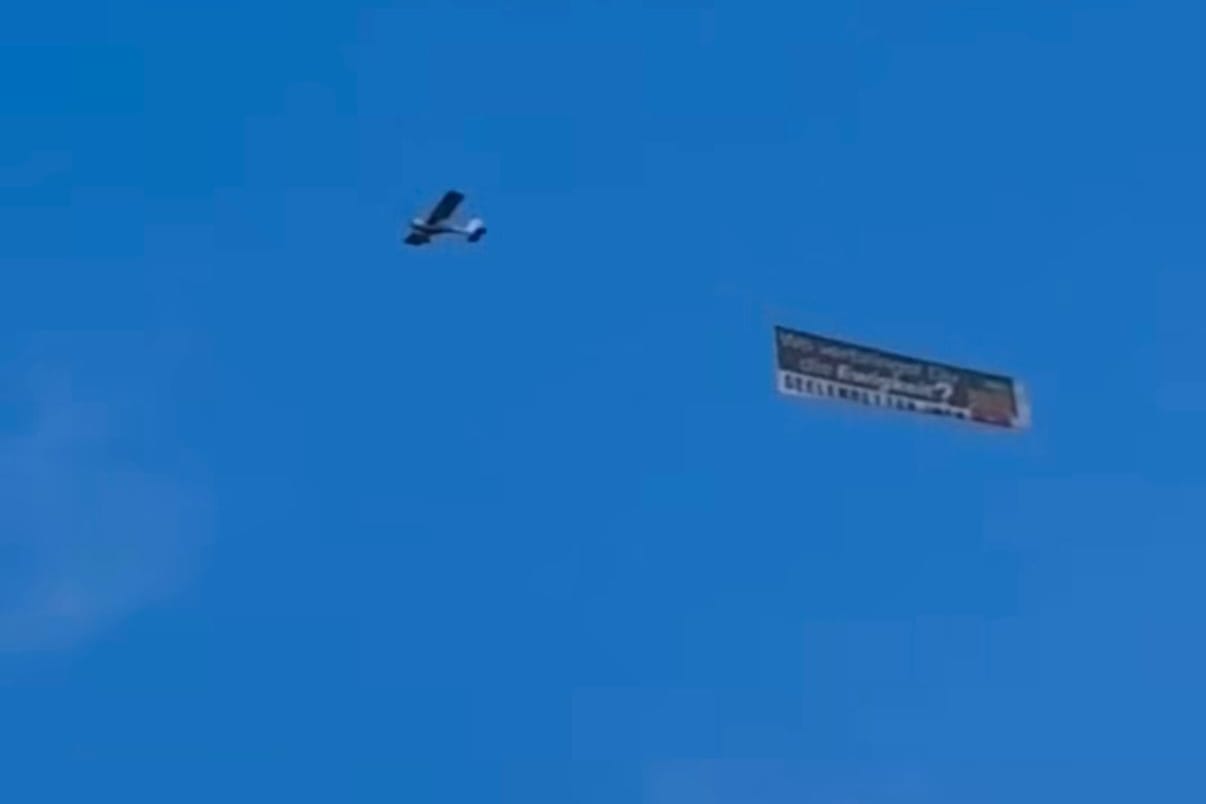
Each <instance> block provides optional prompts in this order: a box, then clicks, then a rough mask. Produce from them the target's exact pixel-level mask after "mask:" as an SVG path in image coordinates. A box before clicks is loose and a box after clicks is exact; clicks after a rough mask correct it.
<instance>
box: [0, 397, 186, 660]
mask: <svg viewBox="0 0 1206 804" xmlns="http://www.w3.org/2000/svg"><path fill="white" fill-rule="evenodd" d="M111 412H112V411H111V410H106V409H105V408H104V406H98V405H95V404H93V405H86V404H82V403H80V402H78V401H74V400H72V399H71V398H69V397H67V398H64V397H63V396H58V397H55V398H50V399H47V400H44V401H42V402H41V403H40V404H38V405H37V415H36V417H35V418H36V423H35V424H34V425H33V426H31V427H29V428H27V429H26V430H25V431H24V432H18V433H16V434H3V433H0V652H14V651H28V650H45V649H60V648H65V647H71V646H73V645H76V644H78V643H80V642H81V641H83V640H88V639H91V638H93V637H95V636H97V635H98V634H100V633H102V632H103V631H104V630H105V629H106V628H108V627H111V626H112V625H114V624H116V623H118V622H120V621H121V620H122V619H123V618H125V617H127V616H129V615H130V614H132V613H134V612H135V611H137V610H139V609H141V608H142V607H144V606H147V605H152V604H154V603H156V602H158V601H161V600H164V599H166V598H167V597H169V596H170V595H171V594H172V593H173V592H175V591H177V590H178V589H179V588H180V585H181V584H182V583H183V582H185V581H186V580H187V578H188V574H189V572H190V570H191V569H192V568H194V567H195V566H196V562H197V557H198V550H199V548H200V547H201V545H202V542H203V540H204V538H205V536H206V534H207V533H208V531H209V528H208V525H207V520H206V517H207V515H208V506H207V500H206V498H205V496H204V495H203V494H202V493H200V490H199V489H197V488H195V487H193V486H191V485H190V484H188V483H185V482H183V481H181V480H179V479H175V478H172V477H169V476H165V475H164V474H162V473H158V472H154V471H149V470H146V469H144V468H141V467H139V466H138V465H136V464H135V462H134V461H133V460H132V459H131V458H130V457H129V456H128V455H125V454H122V453H119V451H118V449H117V445H118V443H119V441H118V436H119V435H121V434H123V432H124V431H123V430H122V429H121V428H119V427H117V426H116V425H115V423H114V422H113V421H112V420H111V417H109V416H108V415H107V414H110V413H111Z"/></svg>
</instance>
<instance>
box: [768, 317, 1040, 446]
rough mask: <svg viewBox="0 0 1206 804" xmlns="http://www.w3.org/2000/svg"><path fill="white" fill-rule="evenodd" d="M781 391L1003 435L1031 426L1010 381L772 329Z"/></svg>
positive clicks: (1021, 394) (1020, 391)
mask: <svg viewBox="0 0 1206 804" xmlns="http://www.w3.org/2000/svg"><path fill="white" fill-rule="evenodd" d="M775 355H776V363H777V369H778V383H779V391H780V393H782V394H785V395H787V396H805V397H821V398H826V399H837V400H842V401H846V402H853V403H855V404H862V405H871V406H874V407H883V408H893V409H896V410H903V411H909V412H913V413H926V414H931V415H938V416H947V417H951V418H955V419H963V420H965V421H970V422H975V423H978V424H985V425H992V426H995V427H1003V428H1008V429H1013V430H1016V429H1023V428H1026V427H1028V426H1029V425H1030V404H1029V401H1028V399H1027V398H1026V392H1025V389H1024V388H1023V387H1022V385H1021V384H1020V383H1018V382H1017V381H1016V380H1014V379H1012V378H1010V377H1003V376H1000V375H996V374H985V373H984V372H980V371H972V370H970V369H965V368H958V367H956V366H948V365H945V364H943V363H935V362H932V361H929V360H922V359H920V358H915V357H905V356H903V355H897V354H893V353H891V352H884V351H881V350H879V349H871V348H868V347H866V346H858V345H855V344H852V343H847V342H844V341H839V340H834V339H832V338H824V337H821V336H819V335H812V334H809V333H807V332H798V331H796V330H791V329H788V328H786V327H778V326H777V327H775Z"/></svg>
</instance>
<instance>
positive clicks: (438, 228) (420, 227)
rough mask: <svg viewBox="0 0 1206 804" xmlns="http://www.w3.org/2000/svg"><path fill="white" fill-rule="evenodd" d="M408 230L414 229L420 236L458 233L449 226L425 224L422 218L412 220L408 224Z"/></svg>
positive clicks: (454, 228)
mask: <svg viewBox="0 0 1206 804" xmlns="http://www.w3.org/2000/svg"><path fill="white" fill-rule="evenodd" d="M410 228H411V229H414V230H415V231H416V232H419V233H420V234H425V235H438V234H448V233H451V232H456V231H459V230H458V229H457V228H456V227H454V226H451V225H449V224H438V223H435V224H432V223H427V222H426V221H424V220H423V219H422V218H415V219H414V220H412V221H411V222H410Z"/></svg>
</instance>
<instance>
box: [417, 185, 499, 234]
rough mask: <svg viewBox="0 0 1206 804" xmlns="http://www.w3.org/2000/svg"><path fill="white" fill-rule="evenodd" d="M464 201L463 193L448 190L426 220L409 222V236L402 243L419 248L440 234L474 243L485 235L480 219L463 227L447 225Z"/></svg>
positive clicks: (483, 224)
mask: <svg viewBox="0 0 1206 804" xmlns="http://www.w3.org/2000/svg"><path fill="white" fill-rule="evenodd" d="M464 200H465V196H464V194H463V193H459V192H457V191H456V190H449V191H448V192H446V193H444V197H443V198H441V199H440V202H439V203H438V204H436V205H435V207H433V208H432V210H431V212H429V213H428V214H427V217H426V218H415V219H414V220H412V221H411V222H410V234H408V235H407V236H406V238H405V239H404V240H403V241H402V242H404V243H406V244H407V245H409V246H421V245H423V244H425V243H430V242H431V239H432V238H433V237H435V236H437V235H442V234H459V235H464V236H465V239H466V240H468V241H469V242H470V243H476V242H477V241H478V240H481V239H482V235H484V234H485V233H486V224H485V223H484V222H483V221H482V219H481V218H474V219H472V220H471V221H469V222H468V223H467V224H465V225H464V226H457V225H456V224H453V223H449V222H448V219H449V218H451V217H452V213H453V212H456V208H457V207H458V206H460V203H461V202H462V201H464Z"/></svg>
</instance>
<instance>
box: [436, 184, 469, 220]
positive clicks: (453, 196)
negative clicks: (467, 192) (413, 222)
mask: <svg viewBox="0 0 1206 804" xmlns="http://www.w3.org/2000/svg"><path fill="white" fill-rule="evenodd" d="M464 200H465V196H464V194H462V193H458V192H457V191H456V190H449V191H448V192H446V193H444V197H443V198H441V199H440V203H438V204H436V205H435V208H434V209H433V210H431V214H430V215H428V216H427V222H428V223H439V222H440V221H442V220H445V219H446V218H449V217H451V216H452V213H453V212H456V208H457V207H458V206H460V203H461V202H462V201H464Z"/></svg>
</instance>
